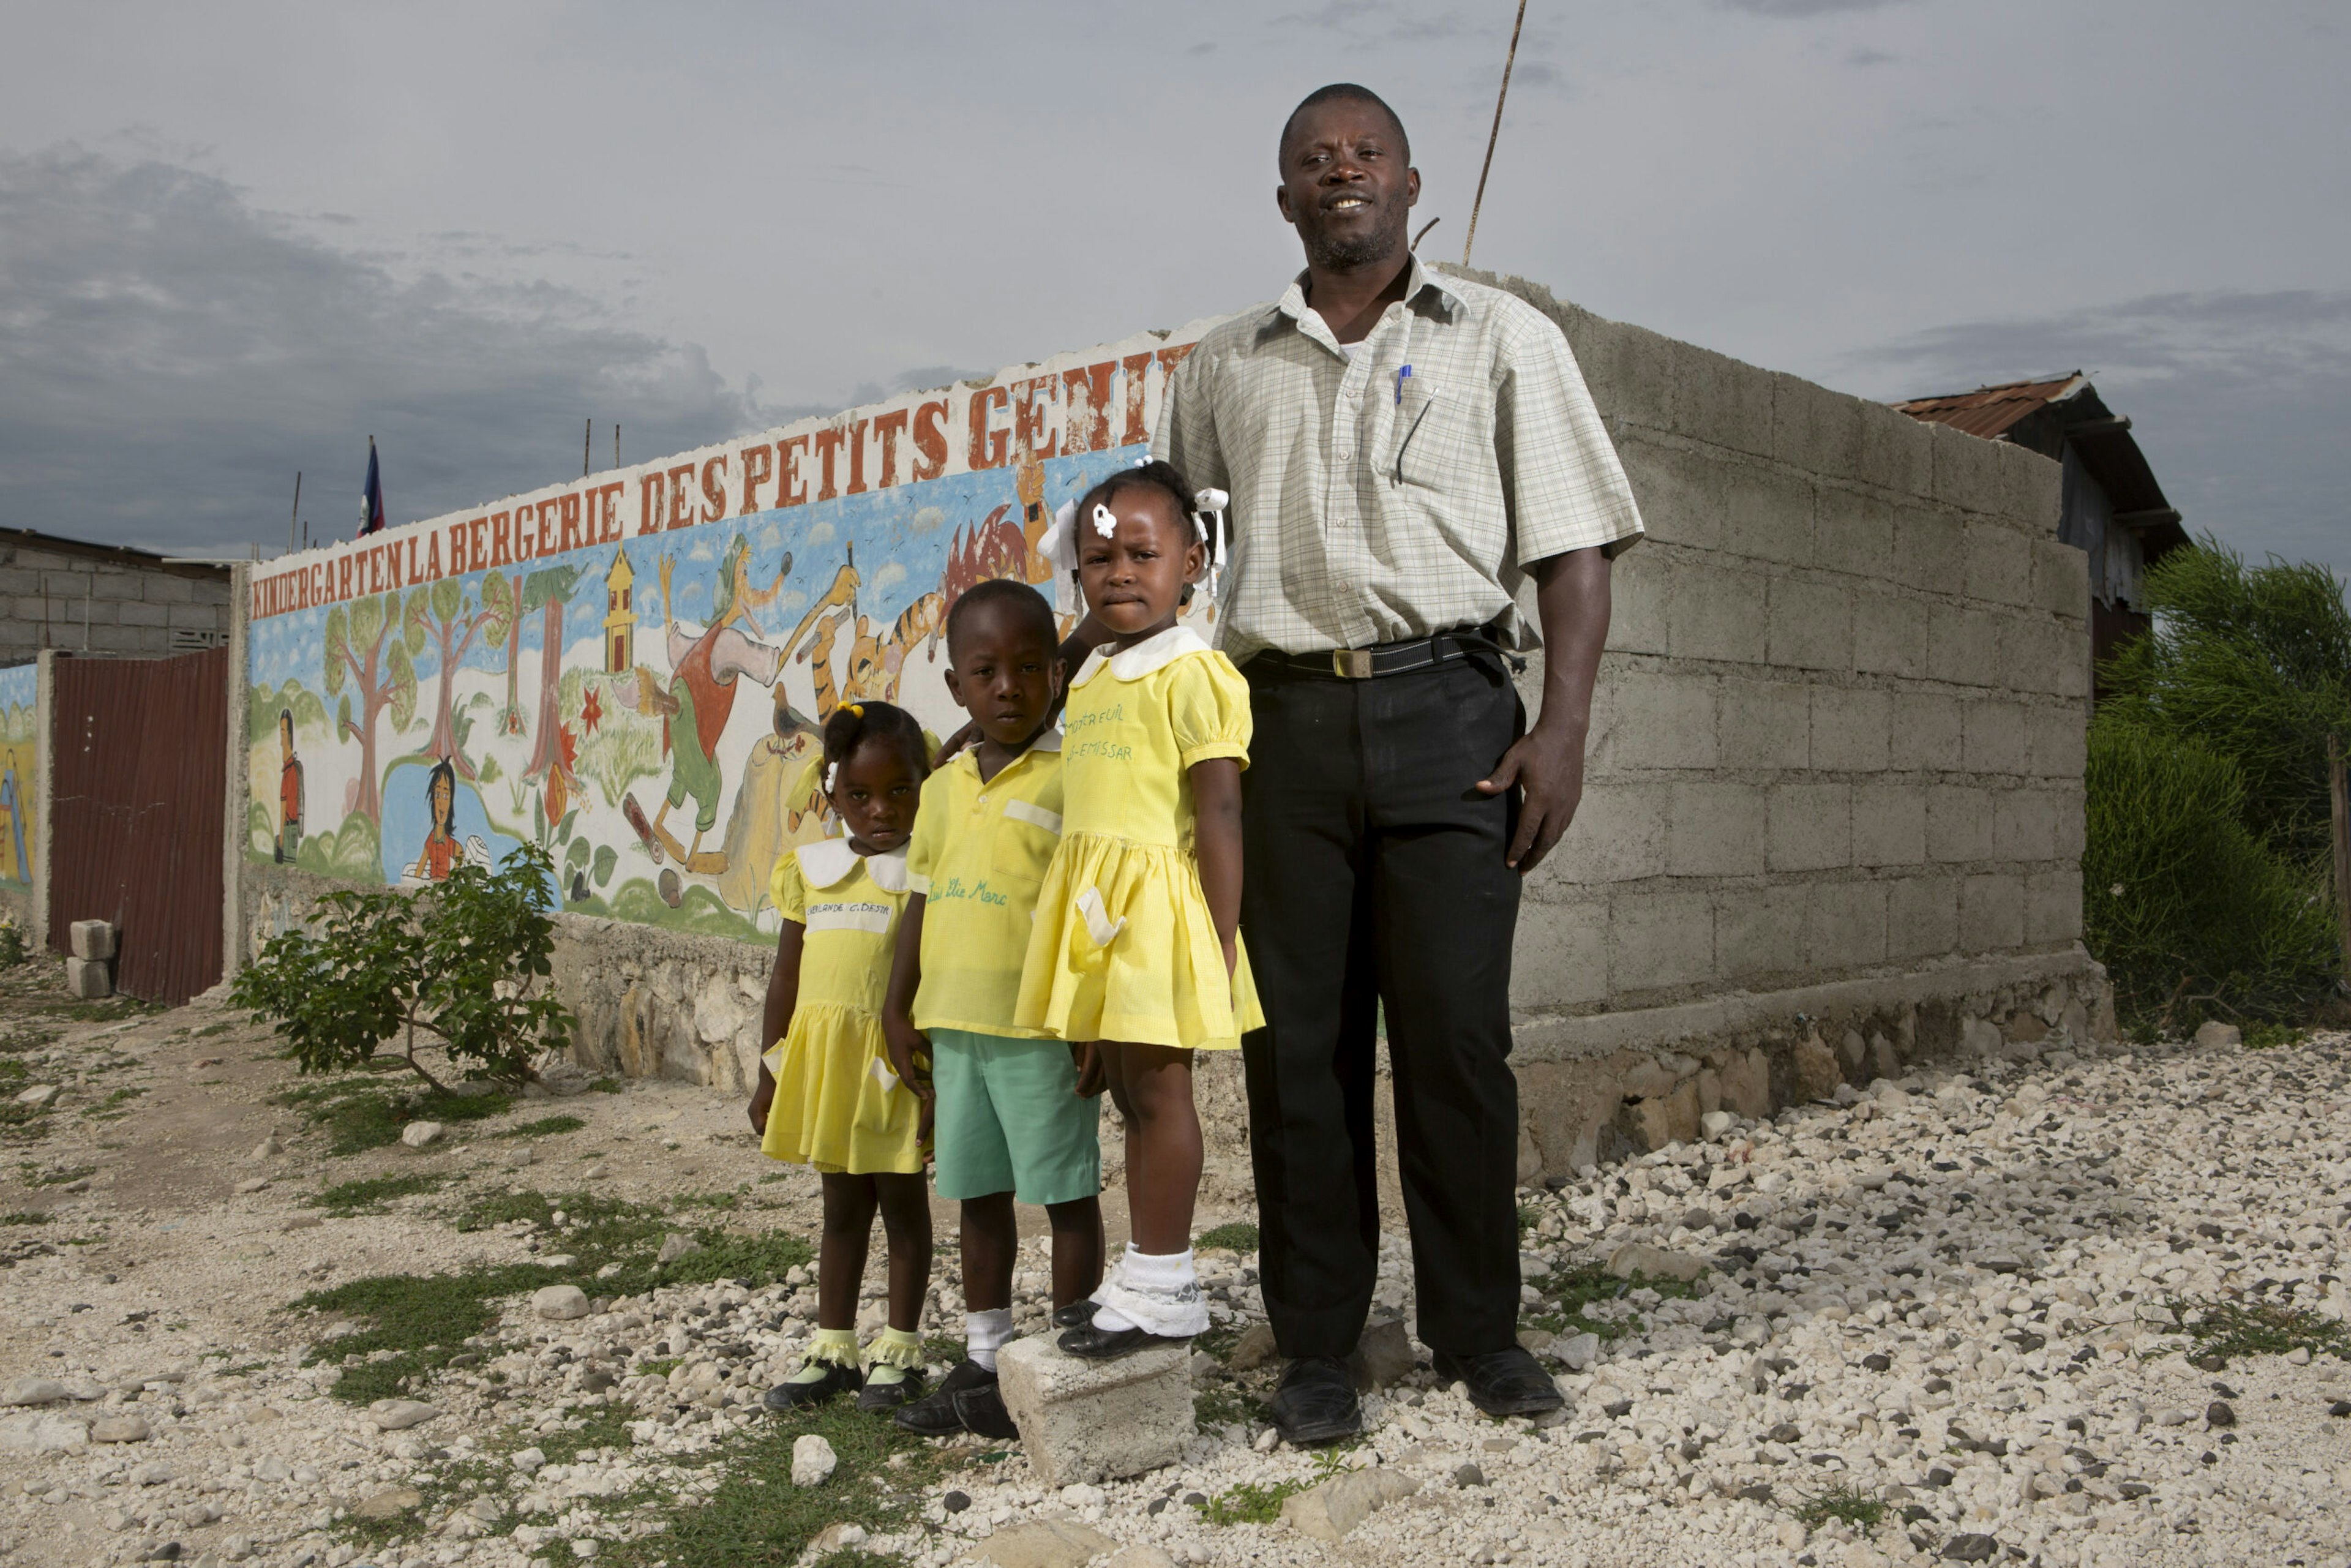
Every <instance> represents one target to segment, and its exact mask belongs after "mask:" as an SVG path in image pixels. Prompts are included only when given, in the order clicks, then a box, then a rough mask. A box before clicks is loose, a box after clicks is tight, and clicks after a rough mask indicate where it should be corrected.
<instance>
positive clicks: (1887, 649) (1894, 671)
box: [1853, 584, 1927, 676]
mask: <svg viewBox="0 0 2351 1568" xmlns="http://www.w3.org/2000/svg"><path fill="white" fill-rule="evenodd" d="M1925 613H1926V607H1925V605H1924V604H1923V603H1922V602H1921V601H1918V600H1917V599H1912V598H1905V597H1904V596H1903V595H1901V594H1898V593H1896V592H1894V591H1892V590H1890V589H1886V588H1881V587H1879V586H1877V585H1876V584H1859V585H1856V587H1855V592H1854V596H1853V667H1854V668H1855V670H1856V671H1858V672H1859V673H1861V674H1865V675H1902V676H1917V675H1923V674H1926V673H1927V640H1926V639H1925V638H1923V637H1921V636H1919V635H1918V623H1919V618H1920V617H1921V616H1922V615H1924V614H1925Z"/></svg>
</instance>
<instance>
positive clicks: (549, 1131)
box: [498, 1116, 587, 1138]
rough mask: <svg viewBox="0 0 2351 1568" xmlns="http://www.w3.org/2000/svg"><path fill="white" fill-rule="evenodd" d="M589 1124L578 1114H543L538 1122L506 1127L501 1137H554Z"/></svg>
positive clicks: (573, 1131) (575, 1130)
mask: <svg viewBox="0 0 2351 1568" xmlns="http://www.w3.org/2000/svg"><path fill="white" fill-rule="evenodd" d="M586 1125H587V1123H585V1122H583V1121H581V1120H580V1118H579V1117H577V1116H541V1117H540V1118H539V1119H538V1121H536V1122H524V1123H522V1124H519V1125H517V1126H512V1127H508V1128H506V1129H505V1130H504V1131H502V1132H500V1133H499V1134H498V1136H499V1137H501V1138H552V1137H555V1136H556V1135H558V1134H562V1133H576V1132H578V1131H579V1130H580V1128H582V1127H584V1126H586Z"/></svg>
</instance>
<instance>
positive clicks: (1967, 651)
mask: <svg viewBox="0 0 2351 1568" xmlns="http://www.w3.org/2000/svg"><path fill="white" fill-rule="evenodd" d="M1927 674H1928V675H1929V676H1930V677H1932V678H1933V679H1935V680H1938V681H1949V682H1950V683H1951V684H1952V685H1959V686H1988V685H1992V684H1993V683H1994V682H1996V681H1997V680H1998V679H1999V678H2000V620H1999V617H1997V616H1996V615H1994V614H1993V613H1992V612H1990V611H1985V610H1977V609H1973V608H1971V607H1970V606H1967V605H1963V604H1952V603H1948V602H1945V603H1938V604H1934V605H1932V606H1930V607H1929V608H1928V612H1927Z"/></svg>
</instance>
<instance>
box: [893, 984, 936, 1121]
mask: <svg viewBox="0 0 2351 1568" xmlns="http://www.w3.org/2000/svg"><path fill="white" fill-rule="evenodd" d="M882 1039H883V1043H884V1044H885V1045H886V1046H887V1047H888V1048H889V1051H890V1071H893V1072H894V1073H896V1074H897V1075H898V1082H901V1083H904V1085H905V1086H906V1087H907V1088H909V1089H911V1090H913V1091H914V1098H915V1099H917V1100H920V1101H921V1102H922V1103H923V1119H922V1123H921V1136H922V1137H923V1138H924V1140H925V1141H926V1142H927V1141H928V1140H929V1138H930V1135H931V1124H932V1123H933V1121H935V1119H936V1117H937V1115H938V1109H939V1105H938V1099H939V1096H938V1091H937V1090H936V1089H935V1088H933V1087H932V1086H931V1070H930V1067H929V1065H928V1064H929V1062H930V1060H931V1037H930V1036H928V1035H926V1034H925V1033H924V1032H923V1031H922V1030H918V1029H916V1028H915V1027H914V1022H913V1020H911V1019H908V1018H907V1017H906V1016H905V1015H904V1013H901V1012H897V1011H895V1010H893V1009H890V1008H886V1007H885V1008H883V1009H882Z"/></svg>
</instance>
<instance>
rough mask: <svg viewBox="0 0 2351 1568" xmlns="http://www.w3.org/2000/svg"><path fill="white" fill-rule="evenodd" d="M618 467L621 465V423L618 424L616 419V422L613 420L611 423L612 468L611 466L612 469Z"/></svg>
mask: <svg viewBox="0 0 2351 1568" xmlns="http://www.w3.org/2000/svg"><path fill="white" fill-rule="evenodd" d="M620 465H621V422H620V421H619V420H617V419H616V420H614V421H613V422H612V466H613V467H615V468H618V467H619V466H620Z"/></svg>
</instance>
